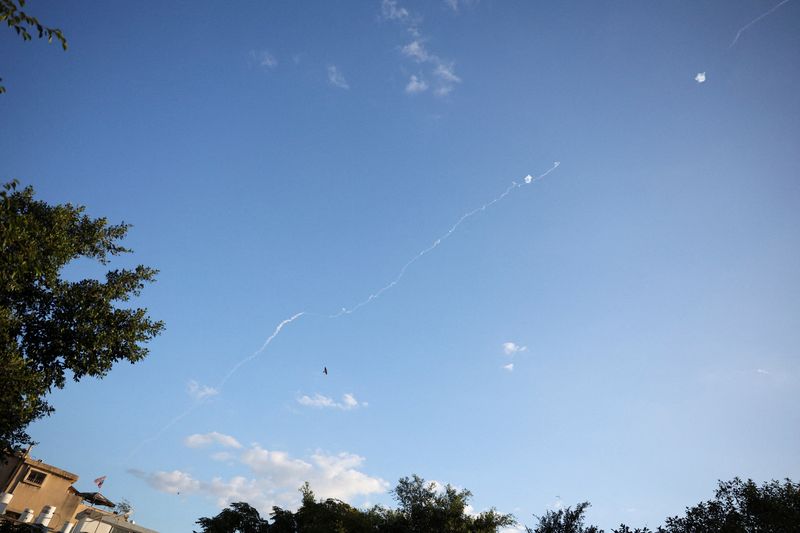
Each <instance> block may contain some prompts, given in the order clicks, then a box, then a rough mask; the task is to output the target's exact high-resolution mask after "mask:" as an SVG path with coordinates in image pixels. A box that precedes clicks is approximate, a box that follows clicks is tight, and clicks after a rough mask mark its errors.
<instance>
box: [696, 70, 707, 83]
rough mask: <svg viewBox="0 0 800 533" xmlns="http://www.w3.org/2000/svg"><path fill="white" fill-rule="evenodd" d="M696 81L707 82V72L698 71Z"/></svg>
mask: <svg viewBox="0 0 800 533" xmlns="http://www.w3.org/2000/svg"><path fill="white" fill-rule="evenodd" d="M694 81H696V82H697V83H705V81H706V73H705V72H698V73H697V76H695V77H694Z"/></svg>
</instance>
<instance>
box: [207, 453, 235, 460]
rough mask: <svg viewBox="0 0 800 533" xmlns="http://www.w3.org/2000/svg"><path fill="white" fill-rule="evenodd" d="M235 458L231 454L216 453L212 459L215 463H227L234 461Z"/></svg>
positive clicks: (212, 455)
mask: <svg viewBox="0 0 800 533" xmlns="http://www.w3.org/2000/svg"><path fill="white" fill-rule="evenodd" d="M234 457H235V456H234V455H233V454H232V453H231V452H216V453H212V454H211V458H212V459H213V460H215V461H220V462H225V461H231V460H233V458H234Z"/></svg>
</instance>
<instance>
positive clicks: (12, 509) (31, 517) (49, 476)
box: [0, 449, 157, 533]
mask: <svg viewBox="0 0 800 533" xmlns="http://www.w3.org/2000/svg"><path fill="white" fill-rule="evenodd" d="M29 452H30V449H28V451H26V452H24V453H14V454H3V455H2V460H0V519H5V520H15V521H19V522H29V523H35V524H39V525H41V526H43V528H44V530H46V531H58V532H61V533H95V532H96V533H157V532H155V531H153V530H152V529H147V528H144V527H141V526H139V525H137V524H134V523H133V521H130V520H129V518H128V516H127V515H120V514H115V513H113V512H111V511H110V510H103V509H100V508H99V506H104V507H108V508H113V507H114V503H113V502H111V501H109V500H108V498H106V497H105V496H103V495H102V494H100V493H99V492H79V491H78V490H77V489H76V488H75V487H74V486H73V484H74V483H75V482H76V481H78V476H77V475H76V474H73V473H71V472H67V471H66V470H62V469H60V468H57V467H55V466H53V465H49V464H47V463H44V462H42V460H41V459H39V460H36V459H33V458H31V457H30V455H29Z"/></svg>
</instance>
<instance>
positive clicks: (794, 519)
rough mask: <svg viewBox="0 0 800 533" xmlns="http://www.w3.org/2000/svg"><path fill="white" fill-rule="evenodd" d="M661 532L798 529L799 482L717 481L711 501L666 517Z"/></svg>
mask: <svg viewBox="0 0 800 533" xmlns="http://www.w3.org/2000/svg"><path fill="white" fill-rule="evenodd" d="M658 531H659V532H660V533H693V532H695V531H703V532H709V533H715V532H718V533H756V532H758V533H773V532H774V533H778V532H785V531H800V483H794V482H792V481H791V480H790V479H786V480H784V481H783V483H781V482H779V481H776V480H772V481H770V482H766V483H764V484H763V485H761V486H760V487H759V486H758V485H756V484H755V483H754V482H753V480H751V479H748V480H747V481H742V480H741V479H739V478H738V477H737V478H734V479H733V480H731V481H720V482H719V486H718V488H717V491H716V494H715V495H714V499H713V500H709V501H706V502H702V503H699V504H698V505H695V506H694V507H688V508H687V509H686V514H685V516H682V517H678V516H674V517H671V518H668V519H667V520H666V524H665V526H664V527H663V528H659V530H658Z"/></svg>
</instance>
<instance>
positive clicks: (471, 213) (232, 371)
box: [127, 0, 788, 460]
mask: <svg viewBox="0 0 800 533" xmlns="http://www.w3.org/2000/svg"><path fill="white" fill-rule="evenodd" d="M785 1H788V0H785ZM560 164H561V162H560V161H555V162H554V163H553V166H552V167H550V168H549V169H548V170H547V171H546V172H545V173H543V174H541V175H540V176H537V177H535V178H534V177H533V176H531V175H530V174H529V175H527V176H525V178H524V179H523V181H524V184H519V183H517V182H516V181H512V182H511V185H509V186H508V187H507V188H506V190H505V191H503V193H502V194H500V196H498V197H497V198H495V199H494V200H491V201H490V202H487V203H485V204H483V205H482V206H480V207H476V208H475V209H473V210H472V211H468V212H467V213H465V214H463V215H462V216H461V218H459V219H458V220H457V221H456V223H455V224H453V225H452V227H450V229H449V230H447V232H445V233H444V234H443V235H442V236H441V237H439V238H438V239H436V240H435V241H433V244H431V245H430V246H428V247H427V248H425V249H424V250H422V251H421V252H419V253H418V254H417V255H415V256H414V257H413V258H412V259H411V260H410V261H409V262H407V263H406V264H405V265H403V268H401V269H400V273H399V274H397V276H396V277H395V278H394V279H393V280H392V281H390V282H389V283H388V284H387V285H384V286H383V287H381V288H380V289H378V290H377V291H376V292H374V293H372V294H370V295H369V297H368V298H366V299H365V300H363V301H361V302H359V303H358V304H356V305H355V306H353V307H352V308H350V309H347V308H342V310H341V311H339V312H338V313H336V314H333V315H320V314H318V313H306V312H305V311H301V312H299V313H296V314H295V315H293V316H291V317H289V318H287V319H285V320H283V321H281V322H280V323H279V324H278V325H277V326H276V327H275V330H274V331H273V332H272V335H270V336H269V337H267V340H265V341H264V344H262V345H261V348H259V349H258V350H256V351H255V352H253V353H252V354H251V355H249V356H247V357H245V358H244V359H242V360H241V361H239V362H238V363H236V364H235V365H233V366H232V367H231V369H230V370H228V373H227V374H225V376H224V377H223V378H222V379H221V380H220V381H219V383H218V384H217V386H216V387H215V390H216V391H218V392H219V391H221V390H222V388H223V387H224V386H225V384H226V383H227V382H228V380H230V378H231V377H233V375H234V374H236V372H237V371H238V370H239V369H240V368H241V367H242V365H245V364H247V363H249V362H250V361H252V360H253V359H255V358H256V357H258V356H259V355H261V353H262V352H264V350H266V349H267V347H268V346H269V345H270V343H271V342H272V340H273V339H275V337H277V336H278V335H279V334H280V332H281V330H283V328H284V327H285V326H287V325H289V324H291V323H292V322H294V321H295V320H297V319H298V318H300V317H302V316H304V315H306V314H312V315H316V316H325V317H327V318H339V317H340V316H342V315H350V314H353V313H355V312H356V311H357V310H359V309H360V308H362V307H364V306H365V305H368V304H369V303H370V302H372V301H373V300H375V299H377V298H379V297H380V296H381V294H383V293H384V292H386V291H388V290H389V289H391V288H392V287H394V286H395V285H397V284H398V283H399V282H400V280H401V279H403V276H405V274H406V271H407V270H408V269H409V268H410V267H411V265H413V264H414V263H416V262H417V261H418V260H419V259H420V258H422V256H424V255H426V254H427V253H429V252H431V251H433V250H434V249H436V248H437V247H438V246H439V245H440V244H441V243H442V242H443V241H445V240H446V239H447V238H448V237H450V235H452V234H453V232H455V231H456V230H457V229H458V227H459V226H460V225H461V224H462V223H463V222H464V221H465V220H467V219H468V218H470V217H472V216H474V215H476V214H477V213H479V212H481V211H486V209H488V208H490V207H491V206H493V205H494V204H496V203H497V202H499V201H501V200H502V199H503V198H505V197H506V196H508V195H509V194H511V192H512V191H513V190H514V189H517V188H519V187H522V186H523V185H529V184H531V183H533V182H536V181H540V180H542V179H544V178H545V177H546V176H547V175H548V174H550V173H551V172H553V171H554V170H555V169H557V168H558V166H559V165H560ZM209 397H210V396H206V397H204V398H200V399H198V400H197V401H196V402H195V403H194V404H193V405H192V406H191V407H189V408H188V409H187V410H186V411H184V412H183V413H181V414H179V415H178V416H176V417H175V418H173V419H172V420H170V421H169V422H167V424H166V425H164V426H163V427H162V428H161V429H160V430H158V431H157V432H156V433H155V435H153V436H152V437H148V438H146V439H145V440H143V441H142V442H140V443H139V444H138V445H137V446H136V447H135V448H134V449H133V451H132V452H131V453H130V454H129V455H128V457H127V460H130V459H131V457H133V456H134V455H136V454H137V453H138V452H139V451H140V450H141V449H142V447H143V446H144V445H145V444H148V443H151V442H154V441H156V440H158V438H159V437H161V435H163V434H164V432H165V431H167V430H168V429H169V428H171V427H172V426H174V425H175V424H176V423H178V421H180V420H182V419H183V418H185V417H187V416H188V415H189V414H191V413H192V412H194V411H195V410H196V409H197V408H198V407H200V406H201V405H203V404H204V403H205V402H206V401H207V400H208V398H209Z"/></svg>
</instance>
